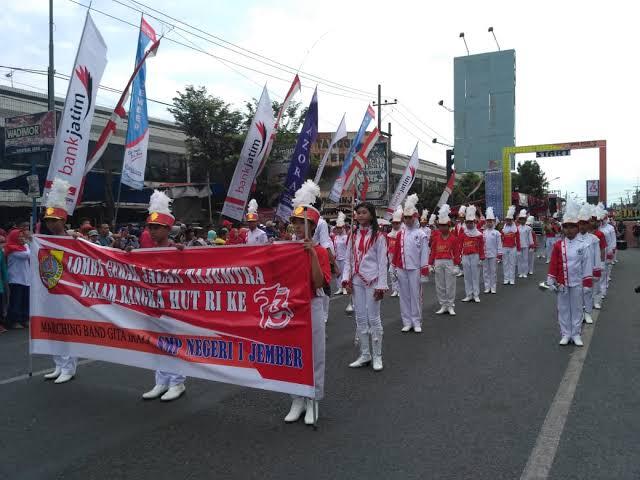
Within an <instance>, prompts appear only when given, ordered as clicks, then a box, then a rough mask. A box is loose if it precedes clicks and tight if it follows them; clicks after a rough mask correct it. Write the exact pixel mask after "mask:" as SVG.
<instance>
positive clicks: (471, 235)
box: [460, 227, 484, 298]
mask: <svg viewBox="0 0 640 480" xmlns="http://www.w3.org/2000/svg"><path fill="white" fill-rule="evenodd" d="M477 237H479V241H478V242H476V241H475V240H473V239H475V238H477ZM460 239H461V240H460V242H461V243H460V248H461V254H462V271H463V272H464V292H465V296H466V297H467V298H469V297H479V296H480V265H481V264H482V261H484V236H483V235H482V233H481V232H480V231H479V230H478V229H477V228H475V227H474V228H473V230H469V229H465V230H464V232H463V233H462V235H461V236H460ZM467 239H470V240H467ZM467 242H474V244H475V245H476V246H474V247H473V251H472V252H470V253H466V247H465V244H466V243H467ZM478 243H480V246H479V247H478V246H477V244H478ZM476 250H480V252H481V253H482V255H480V252H478V253H475V251H476ZM481 257H482V258H481Z"/></svg>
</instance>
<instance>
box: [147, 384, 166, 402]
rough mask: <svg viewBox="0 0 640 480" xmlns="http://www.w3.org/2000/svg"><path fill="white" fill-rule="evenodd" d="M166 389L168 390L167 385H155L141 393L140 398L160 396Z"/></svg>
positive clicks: (148, 398) (151, 398)
mask: <svg viewBox="0 0 640 480" xmlns="http://www.w3.org/2000/svg"><path fill="white" fill-rule="evenodd" d="M167 390H169V385H156V386H155V387H153V388H152V389H151V390H149V391H148V392H145V393H143V394H142V398H144V399H145V400H153V399H154V398H158V397H160V396H161V395H162V394H163V393H165V392H166V391H167Z"/></svg>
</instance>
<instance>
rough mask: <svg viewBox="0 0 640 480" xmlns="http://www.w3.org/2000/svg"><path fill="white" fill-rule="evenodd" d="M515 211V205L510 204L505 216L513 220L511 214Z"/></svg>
mask: <svg viewBox="0 0 640 480" xmlns="http://www.w3.org/2000/svg"><path fill="white" fill-rule="evenodd" d="M515 213H516V207H515V205H511V206H510V207H509V210H507V216H506V217H505V218H510V219H511V220H513V216H514V215H515Z"/></svg>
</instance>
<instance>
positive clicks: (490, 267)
mask: <svg viewBox="0 0 640 480" xmlns="http://www.w3.org/2000/svg"><path fill="white" fill-rule="evenodd" d="M482 276H483V280H484V289H485V290H489V289H491V288H493V289H495V288H496V283H497V280H498V259H497V258H495V257H493V258H485V259H484V260H483V261H482Z"/></svg>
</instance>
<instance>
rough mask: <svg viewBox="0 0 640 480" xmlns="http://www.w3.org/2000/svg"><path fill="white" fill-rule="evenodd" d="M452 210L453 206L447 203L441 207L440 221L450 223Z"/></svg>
mask: <svg viewBox="0 0 640 480" xmlns="http://www.w3.org/2000/svg"><path fill="white" fill-rule="evenodd" d="M450 212H451V208H450V207H449V205H448V204H447V203H445V204H444V205H442V206H441V207H440V210H439V211H438V223H448V222H449V213H450Z"/></svg>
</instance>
